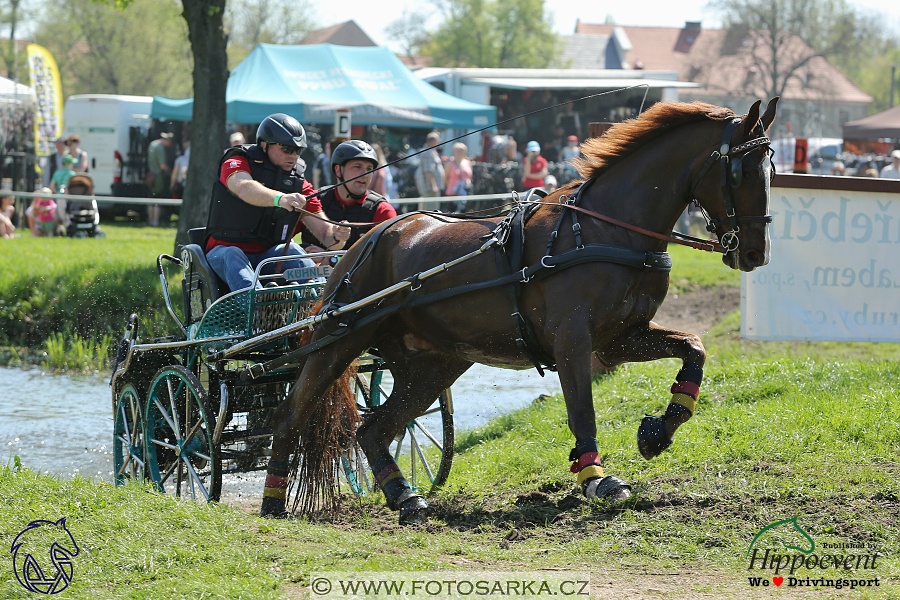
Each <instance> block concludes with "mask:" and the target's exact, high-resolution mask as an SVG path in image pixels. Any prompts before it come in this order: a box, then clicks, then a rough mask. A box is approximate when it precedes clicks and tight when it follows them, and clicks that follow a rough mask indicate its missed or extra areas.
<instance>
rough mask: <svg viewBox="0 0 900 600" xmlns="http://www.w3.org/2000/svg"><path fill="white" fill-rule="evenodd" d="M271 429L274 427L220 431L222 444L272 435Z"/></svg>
mask: <svg viewBox="0 0 900 600" xmlns="http://www.w3.org/2000/svg"><path fill="white" fill-rule="evenodd" d="M273 431H274V429H273V428H272V427H262V428H260V429H239V430H232V431H225V432H223V433H222V444H233V443H234V442H242V441H245V440H254V439H258V438H266V437H272V432H273Z"/></svg>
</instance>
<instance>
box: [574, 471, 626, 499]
mask: <svg viewBox="0 0 900 600" xmlns="http://www.w3.org/2000/svg"><path fill="white" fill-rule="evenodd" d="M581 492H582V493H583V494H584V497H585V498H587V499H588V500H600V499H602V500H609V501H610V502H620V501H622V500H625V499H626V498H630V497H631V486H630V485H628V484H627V483H625V482H624V481H622V480H621V479H619V478H618V477H613V476H612V475H607V476H606V477H604V478H603V479H600V478H599V477H594V478H592V479H588V480H587V481H585V482H584V483H582V484H581Z"/></svg>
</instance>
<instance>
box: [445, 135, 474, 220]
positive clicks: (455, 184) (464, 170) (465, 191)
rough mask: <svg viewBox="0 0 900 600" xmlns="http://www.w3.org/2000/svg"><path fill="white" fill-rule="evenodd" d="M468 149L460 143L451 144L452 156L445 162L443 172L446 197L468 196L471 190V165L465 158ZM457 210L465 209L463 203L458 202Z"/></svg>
mask: <svg viewBox="0 0 900 600" xmlns="http://www.w3.org/2000/svg"><path fill="white" fill-rule="evenodd" d="M468 151H469V148H468V147H467V146H466V145H465V144H463V143H462V142H456V143H455V144H453V156H452V157H451V158H450V160H449V161H447V167H446V169H445V170H444V173H445V175H444V184H445V187H444V189H445V190H446V191H445V194H446V195H448V196H468V195H469V190H471V189H472V163H471V162H469V159H468V158H466V153H467V152H468ZM458 204H461V205H462V206H461V207H460V206H457V210H464V209H465V205H466V203H465V202H460V203H458Z"/></svg>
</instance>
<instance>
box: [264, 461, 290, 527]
mask: <svg viewBox="0 0 900 600" xmlns="http://www.w3.org/2000/svg"><path fill="white" fill-rule="evenodd" d="M266 472H267V475H266V487H265V489H264V490H263V501H262V508H261V509H260V511H259V514H260V516H263V517H265V516H276V517H277V516H282V515H283V514H284V513H285V512H286V511H285V499H286V497H287V488H288V477H287V476H288V464H287V463H286V462H282V461H280V460H270V461H269V466H268V468H267V469H266Z"/></svg>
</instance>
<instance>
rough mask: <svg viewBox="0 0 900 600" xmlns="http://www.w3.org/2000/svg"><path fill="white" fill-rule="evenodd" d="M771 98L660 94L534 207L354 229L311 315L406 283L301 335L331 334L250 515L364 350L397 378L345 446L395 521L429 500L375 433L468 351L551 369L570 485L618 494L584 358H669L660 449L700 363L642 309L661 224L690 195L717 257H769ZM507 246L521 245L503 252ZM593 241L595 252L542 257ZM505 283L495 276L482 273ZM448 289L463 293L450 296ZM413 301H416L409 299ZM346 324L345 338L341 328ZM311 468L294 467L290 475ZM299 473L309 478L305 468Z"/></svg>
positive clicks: (683, 336) (592, 144) (407, 415)
mask: <svg viewBox="0 0 900 600" xmlns="http://www.w3.org/2000/svg"><path fill="white" fill-rule="evenodd" d="M777 100H778V98H774V99H772V100H771V101H770V102H769V104H768V106H767V107H766V110H765V112H764V114H762V115H761V116H760V102H759V101H757V102H756V103H755V104H754V105H753V106H752V108H751V109H750V111H749V113H748V114H747V115H744V116H743V117H737V116H736V115H735V114H734V113H733V112H732V111H731V110H729V109H726V108H722V107H718V106H713V105H710V104H704V103H693V104H686V103H679V102H671V103H658V104H656V105H654V106H652V107H651V108H649V109H648V110H647V111H645V112H644V113H643V114H641V115H640V116H639V117H637V118H635V119H632V120H629V121H625V122H623V123H620V124H617V125H615V126H613V127H612V128H611V129H610V130H609V131H608V132H607V133H606V134H604V135H603V136H602V137H600V138H594V139H589V140H587V141H586V142H584V143H583V144H582V146H581V150H582V154H583V156H584V158H583V159H582V160H581V161H580V164H579V165H578V167H579V170H580V173H581V175H582V176H583V177H584V178H585V180H586V182H585V183H584V184H581V185H580V186H579V184H577V183H576V184H572V185H569V186H567V187H565V188H563V189H562V190H559V191H557V192H556V193H554V194H552V195H550V196H548V197H547V198H546V199H545V200H544V201H543V202H541V203H539V204H538V203H534V207H533V208H536V209H537V210H534V211H531V213H532V214H526V215H525V216H524V217H523V218H522V219H521V220H518V221H516V220H513V221H512V222H511V221H510V219H506V220H504V219H501V218H500V217H496V218H490V219H463V218H455V217H453V216H452V215H441V214H439V213H438V214H433V213H431V214H429V213H413V214H410V215H401V216H400V217H397V219H394V220H391V221H388V222H386V223H383V224H381V225H380V226H379V227H376V228H375V229H374V230H373V231H370V232H369V233H367V234H366V236H365V237H363V238H362V239H361V240H360V241H359V242H357V243H356V244H355V245H354V246H353V247H352V248H351V249H350V250H349V252H348V253H347V254H346V256H344V258H343V259H342V260H341V261H340V263H338V265H337V267H336V269H335V272H334V273H333V274H332V276H331V277H330V278H329V280H328V283H327V285H326V288H325V300H326V304H325V306H324V307H323V308H322V309H321V310H320V313H319V314H324V313H327V312H328V311H333V310H335V308H336V307H340V306H344V305H347V304H349V303H351V302H354V301H356V300H359V299H361V298H364V297H366V296H369V295H372V294H375V293H377V292H380V291H382V290H385V289H386V288H388V287H389V286H391V285H394V284H396V283H398V282H401V281H404V280H410V281H411V282H412V284H413V285H411V286H410V287H408V288H406V289H404V290H401V291H399V292H397V293H394V294H393V295H390V296H387V297H385V298H383V299H382V300H381V301H380V302H379V303H378V304H376V305H374V306H369V307H365V308H362V309H360V310H359V311H356V312H354V313H352V316H350V317H342V318H335V319H332V320H325V321H323V322H322V323H320V324H319V325H318V326H317V327H316V329H315V330H314V332H313V334H312V338H311V339H312V341H316V340H324V339H325V338H327V337H329V336H332V337H334V336H338V337H335V341H333V342H332V343H330V344H329V345H326V346H324V347H322V348H321V349H318V350H316V351H315V352H313V353H311V354H310V355H309V356H308V357H307V359H306V361H305V364H304V365H303V367H302V370H301V372H300V376H299V378H298V380H297V382H296V383H295V385H294V386H293V388H292V390H291V392H290V394H289V396H288V398H287V399H286V400H285V401H284V402H283V403H282V404H281V406H280V407H279V408H278V409H277V411H276V414H275V419H276V420H275V432H274V439H273V445H272V457H271V460H270V462H269V467H268V477H267V479H266V488H265V493H264V498H263V506H262V511H261V512H262V514H263V515H283V514H285V508H286V504H285V488H286V487H287V478H288V474H289V470H290V469H289V465H288V463H289V460H290V457H291V455H292V454H296V453H302V452H303V451H304V448H303V444H304V442H303V439H302V438H301V434H303V435H304V436H305V435H307V434H306V433H304V432H309V433H311V434H314V435H319V432H318V430H319V429H320V428H321V427H323V426H324V425H328V423H322V422H318V423H317V424H316V425H314V426H312V427H310V423H315V422H316V419H317V418H319V417H316V416H315V415H316V414H317V411H318V410H320V409H321V408H322V405H323V404H325V403H329V402H332V401H331V400H326V398H329V397H330V396H329V390H330V389H331V390H334V389H336V388H333V387H332V386H333V384H334V385H335V386H337V385H338V383H339V382H341V381H346V376H344V374H345V370H347V369H348V367H349V366H350V365H351V364H352V363H353V361H354V359H356V358H357V357H358V356H360V354H362V353H363V352H365V351H367V350H369V349H373V351H374V352H377V353H378V354H379V355H380V356H381V357H382V358H383V359H384V360H385V361H386V363H387V365H388V368H389V369H390V371H391V374H392V375H393V378H394V387H393V392H392V393H391V395H390V398H389V399H388V401H387V402H386V403H385V404H383V405H381V406H380V407H379V408H378V409H376V410H375V411H374V412H373V413H372V414H370V415H369V416H368V417H367V418H366V420H364V421H363V423H362V424H361V425H360V426H359V428H358V429H357V431H356V441H357V442H358V444H359V445H360V447H361V448H362V450H363V451H364V453H365V455H366V457H367V458H368V461H369V464H370V465H371V466H372V468H373V470H374V472H375V475H376V480H377V481H378V484H379V486H380V487H381V489H382V490H383V492H384V494H385V497H386V500H387V503H388V505H389V506H390V508H392V509H394V510H399V511H400V521H401V522H402V523H415V522H419V521H421V520H422V519H423V518H424V517H425V515H426V514H427V508H428V504H427V503H426V502H425V500H424V498H422V497H421V496H420V495H418V494H416V493H415V492H414V491H413V490H411V489H410V486H409V485H408V483H407V481H406V479H405V478H404V477H403V474H402V473H401V472H400V470H399V468H398V466H397V464H396V463H395V461H394V459H393V458H392V456H391V455H390V453H389V451H388V444H389V442H390V441H391V440H392V439H394V437H395V435H396V434H397V433H398V432H399V431H400V430H401V429H402V428H403V427H404V425H405V424H406V423H408V422H409V421H411V420H412V419H414V418H416V417H418V416H419V415H421V414H422V413H423V412H424V411H425V410H426V409H427V407H428V406H430V405H431V404H432V402H433V401H434V399H435V398H437V397H438V396H439V395H440V393H441V392H442V391H443V390H444V389H446V388H448V387H450V386H451V384H453V382H454V381H456V379H457V378H458V377H459V376H460V375H462V374H463V373H465V372H466V370H467V369H468V368H469V367H471V366H472V364H473V363H476V362H478V363H482V364H486V365H492V366H499V367H505V368H510V369H528V368H531V367H532V366H536V365H537V366H538V368H540V364H539V363H543V364H545V365H555V366H556V368H557V369H558V371H559V380H560V384H561V385H562V389H563V395H564V397H565V403H566V408H567V412H568V423H569V428H570V429H571V431H572V434H573V436H574V437H575V447H574V449H573V450H572V452H571V455H570V457H569V458H570V460H572V461H573V464H572V465H571V470H572V472H573V473H577V483H578V484H579V485H580V486H581V490H582V492H583V493H584V495H585V496H587V497H588V498H600V497H604V498H610V499H613V500H618V499H623V498H626V497H628V496H629V495H630V487H629V486H628V484H627V483H625V482H624V481H622V480H620V479H618V478H616V477H614V476H611V475H607V474H606V473H604V470H603V466H602V465H601V464H600V460H599V458H598V453H597V441H596V437H597V425H596V421H595V414H594V404H593V400H592V398H591V356H592V354H596V356H597V357H598V358H600V360H601V361H602V362H603V363H604V364H605V365H607V366H610V367H611V366H615V365H618V364H620V363H624V362H636V361H650V360H657V359H661V358H667V357H677V358H680V359H681V360H682V361H683V366H682V368H681V370H680V371H679V373H678V374H677V376H676V378H675V379H676V381H675V384H674V385H673V386H672V394H673V395H672V400H671V402H670V404H669V406H668V408H667V409H666V412H665V414H664V416H662V417H645V418H644V420H643V422H642V423H641V425H640V428H639V430H638V446H639V449H640V451H641V454H642V455H643V456H644V457H645V458H648V459H649V458H652V457H654V456H656V455H658V454H659V453H660V452H662V451H663V450H664V449H665V448H666V447H667V446H668V445H669V444H670V443H671V441H672V436H673V434H674V433H675V430H676V429H677V428H678V427H679V426H680V425H681V424H683V423H684V422H685V421H687V420H688V419H689V418H690V417H691V415H692V413H693V411H694V407H695V403H696V399H697V396H698V394H699V390H700V384H701V380H702V374H703V364H704V361H705V359H706V351H705V349H704V347H703V344H702V342H701V341H700V338H699V337H697V336H696V335H693V334H691V333H685V332H681V331H676V330H673V329H667V328H665V327H661V326H659V325H657V324H656V323H654V322H653V321H652V319H653V316H654V315H655V314H656V311H657V309H658V308H659V306H660V304H662V301H663V299H664V298H665V296H666V291H667V289H668V284H669V276H668V268H669V267H670V265H671V263H670V262H667V261H668V260H669V259H668V254H667V253H665V252H664V250H665V249H666V246H667V243H668V242H669V241H671V238H668V237H666V236H667V235H668V234H669V233H670V232H671V231H672V228H673V226H674V224H675V222H676V220H677V218H678V216H679V215H680V214H681V213H682V211H683V210H684V209H685V207H686V206H687V205H688V204H689V203H690V202H691V201H696V202H697V203H698V204H699V206H700V207H701V209H702V210H703V211H704V213H705V214H706V215H707V219H708V220H709V221H710V230H711V231H715V233H716V235H717V236H718V238H719V241H720V243H721V245H720V251H722V252H724V256H723V259H722V260H723V262H724V263H725V264H726V265H728V266H729V267H731V268H733V269H740V270H742V271H752V270H753V269H755V268H757V267H761V266H763V265H765V264H766V263H767V262H768V260H769V256H768V253H769V244H768V233H767V230H766V224H767V223H768V222H770V221H771V217H769V216H768V215H767V211H768V202H769V186H770V181H771V177H772V176H773V175H774V170H773V167H772V164H771V161H770V160H769V152H770V148H769V140H768V138H766V137H765V131H766V130H767V129H768V128H769V126H770V125H771V124H772V121H773V120H774V119H775V110H776V104H777ZM576 188H577V189H576ZM584 211H587V212H589V213H594V215H593V216H592V215H590V214H588V215H586V214H585V212H584ZM611 221H615V222H611ZM517 224H518V225H517ZM516 227H519V228H521V229H524V238H523V237H521V236H519V237H518V238H516V233H515V229H516ZM638 229H639V230H638ZM501 230H502V231H501ZM497 236H500V237H502V238H503V239H500V240H499V242H505V244H504V245H503V246H500V245H499V242H498V245H497V246H496V247H491V248H490V249H488V250H487V251H485V252H482V253H480V254H477V255H475V256H474V257H472V258H470V259H469V260H466V261H465V262H462V263H459V264H455V265H453V266H451V267H450V268H448V269H447V270H446V271H444V272H442V273H441V274H440V275H439V276H435V277H430V278H427V279H424V278H423V279H422V280H419V277H418V274H422V273H423V272H425V271H428V270H429V269H433V268H435V267H439V266H440V265H442V264H446V263H448V262H451V261H453V260H455V259H458V258H459V257H461V256H463V255H466V254H468V253H472V252H474V251H477V250H478V249H479V248H482V247H483V246H484V244H485V240H490V239H492V237H497ZM517 240H518V241H517ZM517 243H518V245H519V247H520V248H519V250H520V252H518V255H517V253H516V252H517V251H516V250H515V249H513V248H512V247H511V246H515V245H516V244H517ZM591 253H594V254H593V256H594V257H593V258H587V259H584V260H580V259H579V260H570V261H569V262H565V263H562V262H554V261H556V260H557V259H558V260H559V261H561V260H562V257H564V256H567V257H587V256H588V255H590V254H591ZM617 253H618V254H617ZM542 265H543V267H545V268H542ZM526 267H529V270H527V271H526V270H524V269H525V268H526ZM520 268H522V269H523V270H522V272H521V273H516V272H517V271H518V270H519V269H520ZM538 273H539V276H533V275H537V274H538ZM511 274H515V275H513V277H515V276H516V275H519V276H518V277H517V278H516V282H515V283H509V281H510V275H511ZM503 277H506V279H503V280H502V281H504V285H494V286H487V285H485V286H479V285H478V283H479V282H487V281H491V280H500V278H503ZM454 289H456V290H459V289H464V290H465V293H462V294H459V293H457V294H455V295H452V294H453V292H448V290H454ZM422 297H424V298H426V299H427V302H418V303H417V302H416V298H422ZM410 300H412V301H410ZM385 306H388V307H389V306H393V310H387V311H385V310H384V307H385ZM379 311H381V312H379ZM511 313H512V317H511ZM366 317H368V318H366ZM342 330H350V331H352V333H351V334H349V335H344V336H340V333H341V332H342ZM342 376H343V377H342ZM336 382H338V383H336ZM345 387H346V385H345ZM331 396H333V394H331ZM350 406H351V407H352V406H353V404H352V401H351V402H350ZM319 419H320V418H319ZM320 420H321V419H320ZM330 420H331V421H342V420H343V421H344V425H345V426H346V423H347V422H348V421H347V419H346V418H344V419H341V418H337V419H334V418H332V419H330ZM331 425H335V423H331ZM337 426H340V423H338V424H337ZM312 429H315V430H316V431H311V430H312ZM298 444H299V446H298ZM298 448H299V449H298ZM307 459H308V457H306V456H305V455H304V461H307ZM316 464H319V463H316V462H315V461H314V460H313V461H312V462H309V461H307V469H306V470H305V471H304V474H305V475H306V476H309V475H310V473H309V465H316ZM298 484H299V485H300V487H301V489H303V488H304V487H306V488H308V487H309V482H308V481H305V480H302V481H300V482H298Z"/></svg>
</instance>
